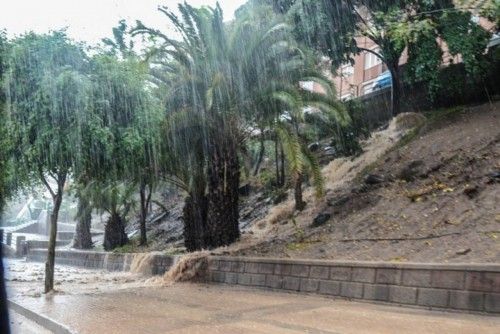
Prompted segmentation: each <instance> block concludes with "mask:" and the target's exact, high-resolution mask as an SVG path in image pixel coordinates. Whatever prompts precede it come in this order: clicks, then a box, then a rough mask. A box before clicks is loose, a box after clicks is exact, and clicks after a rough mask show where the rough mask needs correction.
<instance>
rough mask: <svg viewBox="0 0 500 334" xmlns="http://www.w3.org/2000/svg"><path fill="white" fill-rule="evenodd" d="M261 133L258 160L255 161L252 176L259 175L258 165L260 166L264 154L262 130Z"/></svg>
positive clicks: (264, 146)
mask: <svg viewBox="0 0 500 334" xmlns="http://www.w3.org/2000/svg"><path fill="white" fill-rule="evenodd" d="M261 131H262V133H261V134H260V151H259V159H258V160H257V165H256V166H255V170H254V172H253V176H257V174H259V170H260V165H261V164H262V161H263V160H264V154H265V153H266V145H265V142H264V131H263V130H261Z"/></svg>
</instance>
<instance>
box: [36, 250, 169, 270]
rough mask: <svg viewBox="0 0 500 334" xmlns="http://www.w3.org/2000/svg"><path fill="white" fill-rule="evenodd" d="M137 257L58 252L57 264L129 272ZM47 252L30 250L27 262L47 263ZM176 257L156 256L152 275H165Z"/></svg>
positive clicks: (74, 251) (89, 252)
mask: <svg viewBox="0 0 500 334" xmlns="http://www.w3.org/2000/svg"><path fill="white" fill-rule="evenodd" d="M135 256H140V254H115V253H105V252H92V251H76V250H56V264H62V265H68V266H75V267H83V268H88V269H104V270H109V271H129V270H130V266H131V264H132V262H133V260H134V257H135ZM46 259H47V250H45V249H30V250H29V251H28V255H27V261H35V262H45V261H46ZM175 261H176V257H175V256H167V255H160V254H155V255H153V258H152V259H151V267H150V269H151V272H150V273H151V275H163V274H164V273H165V272H167V271H168V270H169V269H170V267H171V266H172V265H173V264H174V263H175Z"/></svg>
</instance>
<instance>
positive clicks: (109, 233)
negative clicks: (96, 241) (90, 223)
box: [104, 212, 128, 251]
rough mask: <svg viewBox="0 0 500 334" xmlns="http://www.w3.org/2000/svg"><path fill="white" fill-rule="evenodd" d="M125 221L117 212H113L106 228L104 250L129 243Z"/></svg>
mask: <svg viewBox="0 0 500 334" xmlns="http://www.w3.org/2000/svg"><path fill="white" fill-rule="evenodd" d="M127 242H128V237H127V234H126V233H125V223H124V221H123V219H122V217H121V216H120V215H119V214H118V213H117V212H112V213H111V216H110V217H109V219H108V222H107V223H106V227H105V228H104V250H106V251H110V250H113V249H115V248H116V247H120V246H123V245H125V244H127Z"/></svg>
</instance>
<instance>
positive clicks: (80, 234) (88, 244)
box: [73, 196, 92, 249]
mask: <svg viewBox="0 0 500 334" xmlns="http://www.w3.org/2000/svg"><path fill="white" fill-rule="evenodd" d="M89 206H90V203H89V202H88V201H87V200H86V199H85V198H84V197H83V196H80V197H79V198H78V211H77V215H76V216H77V222H76V231H75V238H74V240H73V248H76V249H90V248H92V234H91V233H90V228H91V225H92V211H91V210H90V209H89Z"/></svg>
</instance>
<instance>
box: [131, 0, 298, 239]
mask: <svg viewBox="0 0 500 334" xmlns="http://www.w3.org/2000/svg"><path fill="white" fill-rule="evenodd" d="M160 11H162V12H163V13H164V14H165V15H166V16H167V17H168V18H169V20H170V21H171V23H172V24H173V25H174V27H175V28H176V29H177V30H178V31H179V33H180V35H181V36H182V40H181V41H177V40H173V39H171V38H169V37H167V36H166V35H164V34H163V33H161V32H160V31H158V30H154V29H150V28H147V27H146V26H144V25H143V24H142V23H140V22H138V25H137V27H136V28H135V29H134V30H133V34H141V33H142V34H148V35H150V36H153V37H155V38H156V39H157V40H158V41H161V43H162V46H161V47H160V48H156V49H155V50H154V51H153V52H151V54H150V58H151V59H154V62H155V65H153V70H152V76H153V79H152V82H153V83H154V84H156V86H157V87H158V88H159V89H160V90H161V91H162V92H164V94H165V97H164V99H165V101H166V109H167V111H168V113H170V114H174V115H175V116H168V117H167V118H168V123H170V125H169V126H168V128H169V129H170V131H173V132H175V133H177V137H176V138H174V137H172V136H170V137H169V138H171V141H172V142H169V143H168V145H174V146H175V147H174V148H170V151H171V152H173V153H174V154H173V158H174V159H178V160H179V159H180V160H179V163H171V164H170V167H172V166H175V167H176V168H174V169H172V170H170V171H169V172H170V173H172V174H173V175H175V176H176V177H175V178H176V181H179V179H181V180H182V182H180V183H182V184H183V186H184V188H185V189H186V190H187V191H188V194H189V196H188V198H187V200H186V206H185V210H184V211H185V213H186V214H185V216H184V219H185V225H186V229H187V230H189V229H190V228H189V226H193V227H195V228H196V229H198V228H200V227H201V228H204V232H203V233H194V232H192V231H187V232H186V233H185V235H186V238H187V239H188V237H189V236H193V238H194V239H195V240H198V241H196V242H194V243H191V241H189V240H186V244H187V245H188V248H191V245H193V246H192V247H193V248H195V249H196V248H201V247H206V248H213V247H218V246H223V245H228V244H230V243H232V242H234V241H235V240H236V239H237V238H238V237H239V226H238V218H239V212H238V197H239V196H238V188H239V182H240V159H239V156H238V152H239V151H240V150H241V148H242V145H243V142H244V140H245V138H246V129H245V126H247V125H248V124H250V123H251V120H252V119H254V118H255V117H256V110H257V109H258V108H260V107H261V103H262V98H261V97H262V96H263V95H264V94H265V93H267V91H268V89H269V87H270V86H272V81H273V80H272V79H275V78H281V77H282V78H284V77H285V74H286V71H287V70H288V69H284V68H283V67H282V65H281V64H282V62H281V60H283V59H287V60H293V59H295V57H296V54H295V53H294V52H292V49H293V48H291V46H290V43H289V34H288V32H289V29H287V26H286V25H284V24H281V23H277V22H273V20H272V19H268V18H266V24H257V23H256V21H255V20H254V21H252V15H244V16H243V17H242V18H241V19H239V20H237V22H236V23H234V24H233V26H231V27H230V29H228V28H227V27H226V26H225V25H224V23H223V16H222V10H221V9H220V7H219V6H216V8H209V7H202V8H193V7H191V6H189V5H188V4H186V3H184V4H181V5H179V11H180V13H181V17H177V16H176V15H175V14H173V13H172V12H170V11H169V10H167V9H166V8H160ZM254 17H255V16H254ZM285 63H287V64H292V61H289V62H283V64H285ZM294 66H298V64H295V65H294ZM288 79H289V78H288ZM191 121H192V122H191ZM181 128H183V130H180V129H181ZM179 131H183V132H184V133H185V134H186V135H181V136H179ZM188 137H189V138H188ZM182 138H183V139H184V140H185V141H184V142H182ZM193 141H194V142H193ZM179 142H180V146H179V145H178V144H179ZM186 145H189V146H187V147H186ZM182 146H184V148H185V151H182V150H181V151H179V150H178V148H179V147H180V148H181V149H182ZM194 147H196V149H194V152H190V151H191V150H192V149H193V148H194ZM168 150H169V149H167V151H168ZM183 153H184V154H183ZM179 166H186V167H187V168H186V170H189V171H191V172H192V171H193V170H196V171H197V172H194V173H193V174H192V175H187V178H186V175H185V174H182V175H181V177H179V175H178V173H179V170H180V169H182V168H179ZM186 186H187V187H186ZM205 188H206V189H205ZM192 206H198V209H196V210H192V209H190V208H191V207H192ZM188 212H196V214H194V215H190V214H188ZM196 217H197V218H196ZM198 219H199V220H200V221H197V220H198ZM190 220H191V221H190ZM205 220H206V221H205ZM189 238H190V237H189ZM200 240H203V241H200Z"/></svg>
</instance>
